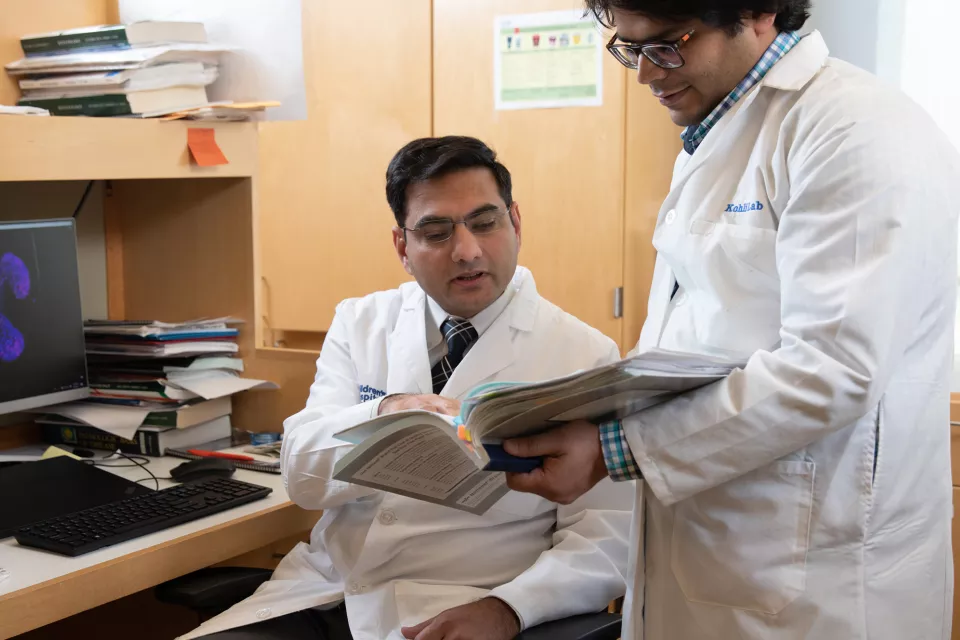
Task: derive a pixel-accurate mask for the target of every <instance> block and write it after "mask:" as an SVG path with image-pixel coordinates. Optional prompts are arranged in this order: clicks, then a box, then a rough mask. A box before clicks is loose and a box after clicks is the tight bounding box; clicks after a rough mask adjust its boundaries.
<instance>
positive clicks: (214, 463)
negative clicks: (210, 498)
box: [170, 458, 236, 482]
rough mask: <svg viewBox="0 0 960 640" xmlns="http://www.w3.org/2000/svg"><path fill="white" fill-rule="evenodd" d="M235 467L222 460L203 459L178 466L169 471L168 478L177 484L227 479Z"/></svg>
mask: <svg viewBox="0 0 960 640" xmlns="http://www.w3.org/2000/svg"><path fill="white" fill-rule="evenodd" d="M234 471H236V467H235V466H234V465H233V463H232V462H230V461H229V460H224V459H223V458H204V459H203V460H191V461H190V462H184V463H183V464H179V465H177V466H176V467H174V468H173V469H171V470H170V477H171V478H173V479H174V480H176V481H177V482H196V481H197V480H208V479H210V478H229V477H230V476H232V475H233V472H234Z"/></svg>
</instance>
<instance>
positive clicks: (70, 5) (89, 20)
mask: <svg viewBox="0 0 960 640" xmlns="http://www.w3.org/2000/svg"><path fill="white" fill-rule="evenodd" d="M115 7H116V1H115V0H30V2H24V0H0V16H3V18H2V19H0V66H2V65H5V64H7V63H8V62H13V61H14V60H19V59H20V58H22V57H23V51H22V50H21V49H20V37H21V36H25V35H29V34H32V33H44V32H46V31H57V30H60V29H72V28H76V27H86V26H90V25H96V24H103V23H105V22H108V21H109V20H110V19H111V17H112V16H113V15H114V14H115ZM19 98H20V88H19V87H18V86H17V83H16V81H15V80H14V79H13V78H11V77H10V76H8V75H7V74H6V73H5V72H0V104H16V102H17V100H18V99H19ZM0 140H4V141H6V136H4V135H0Z"/></svg>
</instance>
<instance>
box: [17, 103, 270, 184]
mask: <svg viewBox="0 0 960 640" xmlns="http://www.w3.org/2000/svg"><path fill="white" fill-rule="evenodd" d="M192 127H206V128H213V129H216V138H217V143H218V144H219V145H220V148H221V149H222V150H223V152H224V154H225V155H226V157H227V159H228V160H229V164H226V165H222V166H217V167H198V166H196V165H193V164H192V163H191V161H190V155H189V151H188V150H187V129H188V128H192ZM0 141H2V143H0V182H14V181H16V182H32V181H40V180H126V179H150V178H236V177H249V176H253V175H254V174H255V173H256V168H257V125H256V123H252V122H243V123H197V122H191V123H187V122H184V121H177V122H159V121H157V120H135V119H128V118H83V117H75V118H73V117H54V116H50V117H38V116H0Z"/></svg>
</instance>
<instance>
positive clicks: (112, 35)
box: [20, 26, 130, 56]
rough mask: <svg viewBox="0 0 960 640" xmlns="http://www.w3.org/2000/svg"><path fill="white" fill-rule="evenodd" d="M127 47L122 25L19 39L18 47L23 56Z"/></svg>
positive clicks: (125, 32)
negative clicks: (83, 31)
mask: <svg viewBox="0 0 960 640" xmlns="http://www.w3.org/2000/svg"><path fill="white" fill-rule="evenodd" d="M129 47H130V41H129V40H128V39H127V30H126V29H125V28H124V27H122V26H118V27H116V28H114V29H97V30H95V31H88V32H86V33H70V34H57V35H52V36H41V37H38V38H23V39H21V40H20V48H21V49H23V55H25V56H39V55H45V54H49V53H66V52H69V51H78V50H82V49H88V50H89V49H100V48H103V49H107V48H110V49H127V48H129Z"/></svg>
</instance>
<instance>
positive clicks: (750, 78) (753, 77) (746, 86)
mask: <svg viewBox="0 0 960 640" xmlns="http://www.w3.org/2000/svg"><path fill="white" fill-rule="evenodd" d="M798 42H800V34H799V33H797V32H796V31H789V32H788V31H783V32H781V33H780V35H778V36H777V39H776V40H774V41H773V44H771V45H770V47H769V48H768V49H767V50H766V51H765V52H764V53H763V55H762V56H761V57H760V61H759V62H757V64H756V66H755V67H754V68H753V69H751V70H750V73H748V74H747V76H746V77H745V78H744V79H743V80H742V81H741V82H740V84H738V85H737V87H736V88H735V89H734V90H733V91H732V92H731V93H730V95H729V96H727V97H726V99H725V100H724V101H723V102H721V103H720V104H718V105H717V107H716V108H715V109H714V110H713V111H712V112H711V113H710V115H708V116H707V117H706V118H704V120H703V122H701V123H700V124H699V125H697V126H696V127H692V126H691V127H687V128H686V129H684V131H683V135H682V136H681V137H682V138H683V149H684V151H686V152H687V153H688V154H690V155H693V153H694V152H695V151H696V150H697V148H698V147H699V146H700V143H701V142H703V139H704V138H706V137H707V134H708V133H710V130H711V129H713V127H714V126H715V125H716V124H717V123H718V122H720V118H722V117H723V116H725V115H726V114H727V112H728V111H730V109H732V108H733V106H734V105H735V104H737V103H738V102H739V101H740V98H742V97H743V96H745V95H747V92H748V91H750V89H752V88H753V87H755V86H756V85H757V83H758V82H760V81H761V80H762V79H763V77H764V76H765V75H767V72H768V71H770V69H772V68H773V65H775V64H777V63H778V62H780V60H781V59H782V58H783V56H785V55H787V52H788V51H790V50H791V49H793V47H794V46H796V44H797V43H798Z"/></svg>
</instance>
